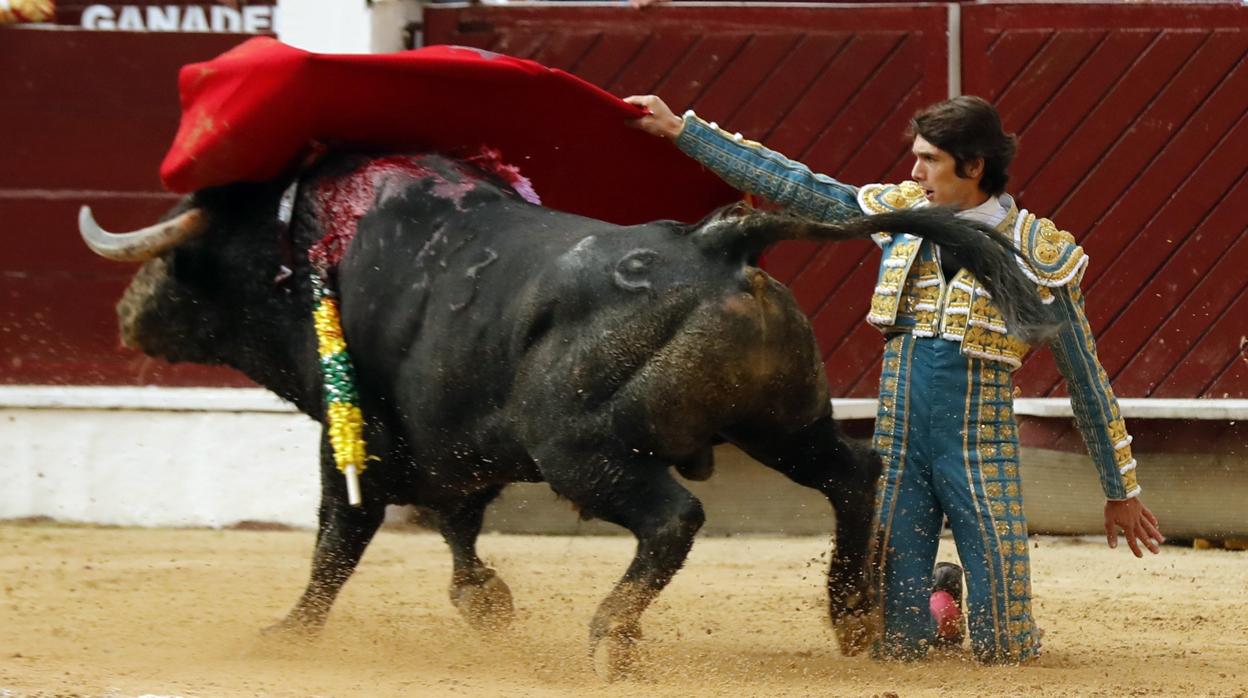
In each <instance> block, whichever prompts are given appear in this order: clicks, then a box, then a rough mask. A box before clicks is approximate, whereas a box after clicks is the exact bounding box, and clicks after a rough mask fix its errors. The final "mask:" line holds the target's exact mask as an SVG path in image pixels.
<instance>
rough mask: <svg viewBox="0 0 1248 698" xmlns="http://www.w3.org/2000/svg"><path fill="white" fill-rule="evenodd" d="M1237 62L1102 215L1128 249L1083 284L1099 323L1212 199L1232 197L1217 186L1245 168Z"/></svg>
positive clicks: (1245, 106) (1244, 109) (1246, 86)
mask: <svg viewBox="0 0 1248 698" xmlns="http://www.w3.org/2000/svg"><path fill="white" fill-rule="evenodd" d="M1241 65H1242V68H1243V69H1242V70H1240V71H1238V73H1239V79H1238V80H1233V81H1227V82H1225V83H1223V85H1222V86H1221V87H1220V88H1219V90H1218V92H1217V93H1216V94H1215V95H1214V96H1213V97H1212V98H1211V99H1210V100H1208V101H1207V102H1206V104H1205V106H1204V107H1202V108H1201V110H1200V112H1199V113H1197V114H1196V115H1194V116H1193V118H1192V119H1191V120H1189V121H1188V122H1187V124H1185V125H1184V126H1183V127H1182V128H1181V130H1180V131H1179V132H1178V134H1177V135H1176V136H1175V137H1174V139H1173V140H1172V141H1171V142H1170V143H1168V144H1167V145H1166V146H1165V148H1164V149H1163V151H1162V152H1161V154H1160V155H1159V156H1158V157H1157V159H1156V161H1155V162H1154V163H1153V165H1152V166H1150V167H1149V168H1148V170H1147V171H1145V172H1144V173H1143V174H1142V175H1141V176H1140V177H1139V179H1137V180H1136V182H1135V184H1133V185H1132V187H1131V189H1129V190H1128V191H1127V192H1126V194H1125V195H1124V196H1123V197H1122V198H1121V199H1120V200H1119V201H1118V202H1117V203H1116V204H1115V205H1114V206H1113V208H1112V209H1110V212H1109V213H1108V214H1107V215H1106V216H1105V219H1104V221H1103V222H1102V223H1101V227H1103V228H1105V229H1106V230H1108V231H1115V232H1117V231H1122V232H1119V233H1118V234H1117V235H1115V236H1114V237H1115V238H1116V239H1117V240H1118V241H1119V244H1120V245H1122V247H1123V248H1128V246H1129V249H1131V250H1132V251H1133V254H1132V255H1131V257H1130V258H1129V259H1127V258H1123V257H1121V256H1118V257H1115V258H1112V259H1111V260H1110V264H1109V265H1108V266H1107V268H1106V269H1105V273H1104V274H1103V275H1102V276H1100V277H1098V278H1097V281H1096V282H1095V283H1091V284H1087V285H1086V287H1087V288H1088V289H1089V290H1090V291H1093V292H1095V294H1096V297H1097V300H1098V301H1099V305H1098V307H1097V309H1096V311H1095V313H1093V314H1092V317H1093V318H1094V320H1095V321H1096V322H1097V323H1098V324H1099V323H1105V322H1108V320H1109V319H1110V318H1111V317H1113V316H1114V315H1116V314H1117V313H1118V312H1119V311H1120V310H1121V309H1122V308H1123V307H1124V306H1125V305H1126V304H1127V303H1129V302H1130V300H1131V297H1132V294H1133V292H1134V291H1135V290H1136V289H1138V287H1139V285H1140V284H1141V283H1143V282H1144V281H1146V280H1147V278H1148V277H1149V276H1150V275H1151V274H1152V273H1153V272H1155V271H1156V269H1157V268H1158V267H1159V266H1160V265H1162V264H1164V263H1165V262H1166V259H1167V258H1168V253H1169V252H1170V250H1172V249H1173V248H1174V247H1175V246H1177V245H1179V244H1181V243H1182V242H1183V240H1184V239H1185V238H1186V237H1187V236H1188V235H1189V234H1191V232H1192V231H1194V230H1195V228H1196V225H1197V223H1198V222H1199V221H1200V220H1201V219H1202V218H1204V217H1205V216H1206V215H1207V213H1208V211H1209V210H1210V209H1211V208H1212V207H1213V206H1216V205H1218V204H1219V203H1220V202H1225V203H1227V204H1228V205H1231V204H1233V203H1234V200H1232V201H1225V199H1223V193H1224V192H1225V191H1226V190H1227V189H1228V188H1229V187H1231V186H1232V185H1233V184H1234V182H1235V180H1236V179H1238V178H1239V177H1240V176H1241V175H1242V174H1243V171H1244V169H1245V168H1248V159H1245V158H1244V156H1243V154H1242V152H1240V145H1239V144H1240V143H1242V142H1243V141H1242V140H1240V139H1242V138H1245V137H1248V118H1245V114H1246V113H1248V63H1245V64H1241Z"/></svg>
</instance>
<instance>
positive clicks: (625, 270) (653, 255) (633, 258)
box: [615, 247, 659, 291]
mask: <svg viewBox="0 0 1248 698" xmlns="http://www.w3.org/2000/svg"><path fill="white" fill-rule="evenodd" d="M658 259H659V253H658V252H655V251H654V250H651V249H648V248H645V247H640V248H638V249H635V250H633V251H631V252H629V253H628V254H626V255H624V257H623V258H621V259H620V261H619V262H618V263H617V264H616V265H615V283H616V285H617V286H619V287H620V288H622V289H624V290H626V291H641V290H643V289H647V288H650V282H649V281H646V280H644V279H643V278H642V277H643V276H644V275H645V273H646V272H647V271H649V269H650V267H651V266H652V265H653V264H654V263H655V262H657V261H658Z"/></svg>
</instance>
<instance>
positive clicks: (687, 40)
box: [605, 29, 697, 97]
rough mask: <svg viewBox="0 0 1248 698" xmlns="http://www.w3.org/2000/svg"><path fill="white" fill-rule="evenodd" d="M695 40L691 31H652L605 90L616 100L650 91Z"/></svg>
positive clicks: (679, 60)
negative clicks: (616, 96)
mask: <svg viewBox="0 0 1248 698" xmlns="http://www.w3.org/2000/svg"><path fill="white" fill-rule="evenodd" d="M696 41H697V34H695V33H694V32H691V31H686V30H670V29H658V30H656V31H655V32H654V33H652V34H650V35H649V41H648V42H647V43H646V45H645V46H644V47H643V48H642V49H641V51H640V52H639V53H638V54H637V55H636V56H635V57H634V58H633V60H632V61H630V62H629V64H628V66H627V69H626V70H624V71H623V72H621V73H620V74H619V75H617V76H616V77H615V79H614V80H613V81H612V83H611V84H610V85H606V86H605V87H606V89H607V90H608V91H609V92H611V93H613V94H615V95H618V96H620V97H627V96H628V95H635V94H648V93H652V92H654V89H655V86H656V85H657V84H659V83H660V82H662V80H663V79H664V78H665V77H666V76H667V75H668V74H670V73H671V71H672V70H674V69H675V67H676V66H677V65H678V64H679V63H680V62H681V61H682V60H684V57H685V55H686V54H687V53H688V52H689V50H690V49H691V48H692V47H693V45H694V44H695V43H696Z"/></svg>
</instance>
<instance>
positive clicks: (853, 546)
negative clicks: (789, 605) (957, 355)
mask: <svg viewBox="0 0 1248 698" xmlns="http://www.w3.org/2000/svg"><path fill="white" fill-rule="evenodd" d="M726 436H727V437H728V439H729V440H730V441H732V442H733V443H735V444H737V445H738V446H739V447H740V448H741V449H742V450H743V451H745V452H746V453H748V454H749V455H750V456H752V457H754V458H755V459H757V460H758V461H760V462H761V463H763V464H764V465H767V466H770V467H771V468H774V469H775V470H777V471H779V472H781V473H783V474H784V475H786V476H788V477H789V479H791V480H793V481H794V482H796V483H798V484H801V485H805V486H807V487H812V488H814V489H817V490H819V491H820V492H822V493H823V494H824V496H825V497H827V498H828V501H829V502H831V504H832V507H833V509H835V510H836V545H835V547H834V549H833V552H832V560H831V563H830V566H829V568H828V607H829V612H830V615H831V619H832V625H833V627H834V628H835V629H836V634H837V639H838V640H839V641H840V645H841V651H842V652H843V653H845V654H857V653H858V652H861V651H862V650H863V649H866V647H867V645H868V644H869V643H870V641H871V639H872V637H873V634H874V631H875V630H876V628H875V627H874V621H873V620H872V618H873V610H874V607H875V599H874V598H873V597H872V595H871V588H872V586H871V568H870V564H869V560H870V556H869V545H870V540H871V532H872V526H873V520H872V519H873V516H874V513H875V487H876V481H877V479H878V478H879V473H880V459H879V456H877V455H876V454H875V452H874V451H872V450H871V448H870V447H869V446H868V445H866V444H861V443H856V442H853V441H850V440H849V439H848V438H846V437H845V435H844V434H842V433H841V430H840V429H839V428H838V427H837V426H836V422H834V421H833V420H832V416H831V414H827V415H824V416H823V417H821V418H820V419H818V420H817V421H815V422H814V423H813V424H811V425H809V426H807V427H805V428H802V429H799V430H797V431H791V432H787V433H786V432H785V431H784V430H782V429H777V428H776V427H775V426H774V425H768V426H767V427H756V426H743V427H738V428H736V429H733V430H732V431H730V432H729V433H727V434H726Z"/></svg>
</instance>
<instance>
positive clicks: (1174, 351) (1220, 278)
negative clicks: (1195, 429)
mask: <svg viewBox="0 0 1248 698" xmlns="http://www.w3.org/2000/svg"><path fill="white" fill-rule="evenodd" d="M1243 226H1244V224H1243V222H1242V221H1241V222H1240V224H1239V227H1240V230H1239V232H1238V233H1237V234H1236V237H1237V238H1238V239H1237V240H1236V242H1235V244H1234V245H1231V246H1230V248H1229V249H1228V250H1227V251H1226V254H1225V255H1223V256H1222V257H1221V259H1220V260H1219V261H1218V264H1216V265H1215V266H1214V267H1213V268H1212V269H1210V271H1209V273H1208V274H1207V275H1206V276H1205V278H1204V280H1203V281H1202V282H1201V283H1200V284H1199V285H1198V286H1197V287H1196V289H1195V290H1194V291H1193V292H1192V294H1191V295H1190V296H1189V297H1188V299H1187V301H1186V302H1185V303H1184V304H1183V311H1182V312H1177V313H1173V314H1171V315H1170V317H1169V318H1168V319H1167V320H1166V322H1165V323H1164V324H1163V325H1162V326H1161V327H1160V328H1158V330H1157V331H1156V332H1154V333H1153V335H1152V336H1151V337H1150V338H1149V342H1148V345H1147V346H1146V347H1145V349H1144V350H1143V351H1141V352H1140V353H1139V354H1138V355H1137V356H1136V357H1134V358H1133V359H1132V360H1131V361H1130V362H1129V363H1128V364H1127V366H1126V368H1125V369H1124V370H1123V372H1122V374H1121V376H1120V377H1119V379H1118V384H1119V385H1120V386H1121V389H1122V390H1123V391H1124V393H1126V394H1130V395H1150V394H1157V390H1158V389H1159V387H1160V386H1161V385H1164V384H1166V383H1167V382H1169V385H1170V388H1169V389H1168V394H1167V396H1168V397H1194V396H1195V392H1194V391H1193V393H1192V394H1190V395H1189V394H1178V393H1183V392H1184V391H1183V390H1182V389H1178V390H1177V392H1176V385H1178V386H1189V388H1190V386H1191V385H1193V382H1192V381H1193V380H1195V379H1199V378H1201V377H1202V376H1203V379H1201V380H1199V384H1200V385H1202V386H1203V385H1205V384H1207V383H1208V382H1210V381H1211V380H1212V379H1213V374H1212V371H1213V368H1211V364H1210V363H1209V362H1210V361H1213V362H1214V363H1217V362H1218V361H1221V362H1220V363H1217V365H1216V369H1217V370H1221V369H1222V368H1223V367H1225V365H1226V361H1225V360H1221V359H1219V358H1218V357H1221V356H1225V355H1226V353H1225V352H1221V351H1219V350H1218V349H1217V348H1216V347H1212V346H1210V345H1209V343H1208V342H1209V340H1208V339H1207V338H1208V337H1210V335H1209V331H1211V327H1212V325H1211V323H1214V324H1216V323H1217V322H1218V320H1217V319H1218V318H1221V317H1222V316H1224V315H1225V314H1226V313H1227V312H1228V311H1229V307H1230V306H1231V304H1232V302H1233V301H1234V300H1235V298H1236V297H1238V296H1239V295H1240V293H1241V292H1242V291H1243V289H1244V287H1245V284H1246V283H1248V277H1245V276H1244V275H1242V274H1240V273H1238V272H1239V270H1242V269H1244V268H1245V267H1248V234H1245V228H1244V227H1243ZM1154 302H1156V303H1157V304H1158V305H1161V306H1162V307H1165V306H1164V305H1162V304H1164V303H1165V301H1164V299H1161V298H1157V299H1155V301H1154ZM1244 317H1248V315H1240V316H1239V317H1238V318H1235V320H1236V322H1237V324H1238V327H1239V328H1240V329H1242V328H1243V318H1244ZM1220 336H1221V335H1220V334H1215V335H1212V337H1213V340H1212V341H1217V340H1218V339H1220ZM1186 363H1191V364H1192V365H1191V366H1190V367H1188V368H1182V366H1183V365H1184V364H1186ZM1176 374H1177V381H1178V383H1175V382H1174V381H1172V380H1171V379H1172V378H1175V377H1176Z"/></svg>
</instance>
